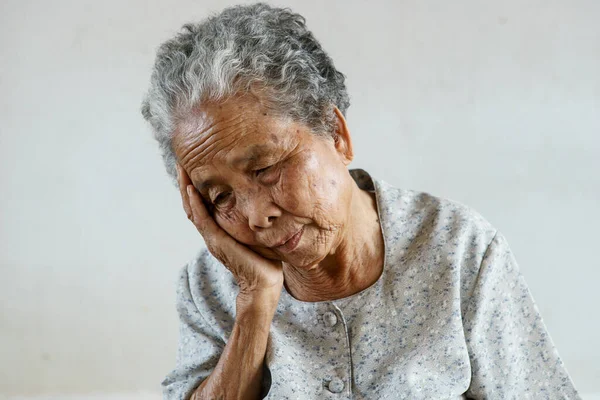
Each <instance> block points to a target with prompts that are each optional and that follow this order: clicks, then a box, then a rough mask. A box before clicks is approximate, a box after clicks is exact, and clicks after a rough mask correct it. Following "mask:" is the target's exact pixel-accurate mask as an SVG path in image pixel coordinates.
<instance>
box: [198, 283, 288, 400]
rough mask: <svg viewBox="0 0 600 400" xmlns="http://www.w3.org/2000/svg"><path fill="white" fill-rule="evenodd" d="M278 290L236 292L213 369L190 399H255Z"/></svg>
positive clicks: (259, 384) (257, 393)
mask: <svg viewBox="0 0 600 400" xmlns="http://www.w3.org/2000/svg"><path fill="white" fill-rule="evenodd" d="M278 300H279V293H260V294H253V295H252V296H245V295H240V296H238V299H237V304H236V318H235V323H234V326H233V330H232V332H231V335H230V337H229V340H228V341H227V344H226V346H225V349H224V350H223V353H222V354H221V357H220V359H219V362H218V363H217V365H216V367H215V369H214V370H213V372H212V373H211V374H210V375H209V376H208V378H206V379H205V380H204V381H203V382H202V384H201V385H200V386H199V387H198V389H197V390H196V392H195V393H194V395H193V396H192V398H191V400H209V399H210V400H215V399H218V400H221V399H222V400H230V399H235V400H237V399H258V397H259V394H260V390H261V380H262V373H263V362H264V357H265V352H266V349H267V340H268V337H269V328H270V326H271V321H272V320H273V315H274V314H275V309H276V308H277V301H278Z"/></svg>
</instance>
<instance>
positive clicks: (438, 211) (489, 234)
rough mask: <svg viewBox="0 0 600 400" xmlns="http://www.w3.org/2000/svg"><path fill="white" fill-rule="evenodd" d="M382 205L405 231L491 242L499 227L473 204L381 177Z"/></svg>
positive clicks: (442, 240)
mask: <svg viewBox="0 0 600 400" xmlns="http://www.w3.org/2000/svg"><path fill="white" fill-rule="evenodd" d="M377 186H378V192H379V193H380V195H381V201H380V205H381V207H382V208H383V210H381V211H382V213H384V214H385V215H384V216H383V217H387V221H385V220H384V222H389V223H390V224H392V225H394V226H395V228H396V229H398V230H400V231H402V233H404V234H411V233H412V234H421V235H422V234H427V235H429V236H432V237H435V238H436V240H438V241H441V242H444V241H452V240H457V239H461V238H463V239H466V238H472V237H481V238H482V239H483V240H484V241H486V240H487V244H489V242H490V241H491V240H492V238H493V237H494V234H495V233H496V228H495V227H494V226H493V225H492V223H490V222H489V221H488V220H487V219H486V218H485V217H484V216H483V215H481V214H480V213H479V212H478V211H477V210H475V209H474V208H473V207H471V206H469V205H466V204H464V203H462V202H459V201H457V200H453V199H450V198H446V197H442V196H438V195H435V194H431V193H429V192H425V191H418V190H413V189H405V188H396V187H393V186H391V185H389V184H387V183H385V182H383V181H379V182H378V184H377ZM384 219H385V218H384Z"/></svg>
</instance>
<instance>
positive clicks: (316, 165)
mask: <svg viewBox="0 0 600 400" xmlns="http://www.w3.org/2000/svg"><path fill="white" fill-rule="evenodd" d="M327 160H328V159H327V158H326V157H319V155H318V154H315V153H312V152H311V153H308V152H307V153H306V154H304V155H302V157H299V158H298V159H296V160H294V162H293V163H290V165H288V166H287V167H286V168H285V169H284V170H283V171H282V177H281V181H280V183H281V185H280V198H281V202H280V204H282V205H284V206H285V208H286V209H287V210H289V211H290V212H292V213H294V214H297V215H301V216H315V213H318V214H327V213H330V217H333V214H335V213H336V211H338V209H339V205H340V200H341V197H342V192H341V189H342V185H341V182H342V180H343V177H342V176H340V171H339V168H340V166H339V165H336V164H334V163H328V162H327ZM344 171H345V168H344ZM344 171H342V172H344ZM346 173H347V172H346Z"/></svg>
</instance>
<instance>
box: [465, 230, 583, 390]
mask: <svg viewBox="0 0 600 400" xmlns="http://www.w3.org/2000/svg"><path fill="white" fill-rule="evenodd" d="M469 294H470V296H469V297H468V298H467V299H466V300H465V301H466V302H467V304H466V308H465V313H464V315H463V326H464V331H465V339H466V343H467V349H468V353H469V358H470V362H471V383H470V386H469V389H468V390H467V392H466V393H465V394H466V395H467V397H468V398H472V399H503V400H505V399H536V400H537V399H552V400H555V399H569V400H573V399H581V397H580V395H579V394H578V392H577V390H576V389H575V386H574V384H573V381H572V380H571V377H570V376H569V374H568V372H567V370H566V367H565V365H564V364H563V362H562V360H561V358H560V356H559V354H558V351H557V349H556V347H555V346H554V343H553V341H552V339H551V338H550V335H549V333H548V330H547V328H546V326H545V324H544V322H543V319H542V317H541V315H540V312H539V310H538V307H537V305H536V304H535V301H534V299H533V297H532V295H531V292H530V291H529V288H528V286H527V284H526V282H525V279H524V277H523V275H522V274H521V272H520V270H519V267H518V265H517V262H516V260H515V257H514V255H513V253H512V252H511V250H510V248H509V246H508V243H507V241H506V239H505V238H504V236H503V235H502V234H501V233H500V232H496V235H495V236H494V238H493V239H492V241H491V242H490V244H489V246H488V248H487V250H486V252H485V254H484V256H483V259H482V262H481V265H480V268H479V271H478V273H477V274H476V278H475V279H474V282H473V283H472V287H471V290H470V291H469Z"/></svg>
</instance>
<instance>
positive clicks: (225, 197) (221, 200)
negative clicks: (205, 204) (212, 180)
mask: <svg viewBox="0 0 600 400" xmlns="http://www.w3.org/2000/svg"><path fill="white" fill-rule="evenodd" d="M229 196H231V192H222V193H219V194H218V195H217V197H215V199H214V200H213V201H212V203H213V204H214V205H219V204H222V203H224V202H226V201H227V200H228V199H229Z"/></svg>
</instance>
